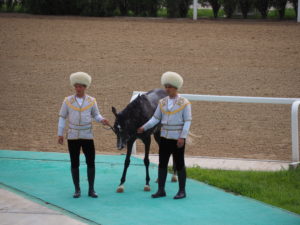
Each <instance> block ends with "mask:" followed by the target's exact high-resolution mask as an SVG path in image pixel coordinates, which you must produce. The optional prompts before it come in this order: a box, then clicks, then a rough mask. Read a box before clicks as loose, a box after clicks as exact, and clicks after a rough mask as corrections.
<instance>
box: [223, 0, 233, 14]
mask: <svg viewBox="0 0 300 225" xmlns="http://www.w3.org/2000/svg"><path fill="white" fill-rule="evenodd" d="M222 6H223V8H224V12H225V14H226V17H227V18H232V15H233V13H234V12H235V9H236V6H237V0H223V1H222Z"/></svg>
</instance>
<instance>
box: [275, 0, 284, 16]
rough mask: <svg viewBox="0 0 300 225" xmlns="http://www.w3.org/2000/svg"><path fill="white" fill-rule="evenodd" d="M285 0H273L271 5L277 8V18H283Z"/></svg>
mask: <svg viewBox="0 0 300 225" xmlns="http://www.w3.org/2000/svg"><path fill="white" fill-rule="evenodd" d="M286 3H287V0H273V6H274V7H275V8H276V9H277V10H278V13H279V18H280V19H283V18H284V13H285V7H286Z"/></svg>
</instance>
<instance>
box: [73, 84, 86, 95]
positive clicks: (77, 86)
mask: <svg viewBox="0 0 300 225" xmlns="http://www.w3.org/2000/svg"><path fill="white" fill-rule="evenodd" d="M74 87H75V92H76V94H77V95H83V94H84V92H85V89H86V86H85V85H82V84H75V85H74Z"/></svg>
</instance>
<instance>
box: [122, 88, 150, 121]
mask: <svg viewBox="0 0 300 225" xmlns="http://www.w3.org/2000/svg"><path fill="white" fill-rule="evenodd" d="M144 104H149V102H148V99H147V97H146V96H145V95H144V94H143V95H139V96H138V97H136V98H135V99H134V100H133V101H132V102H130V103H129V104H128V105H127V106H126V107H125V108H124V109H123V110H122V111H121V112H120V113H119V115H120V116H121V117H128V116H129V117H130V115H132V113H133V111H135V112H136V111H138V112H141V111H142V110H143V108H144V107H143V106H144Z"/></svg>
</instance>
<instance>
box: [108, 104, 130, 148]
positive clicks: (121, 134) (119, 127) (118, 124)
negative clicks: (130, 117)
mask: <svg viewBox="0 0 300 225" xmlns="http://www.w3.org/2000/svg"><path fill="white" fill-rule="evenodd" d="M112 112H113V114H114V115H115V117H116V119H115V123H114V126H113V130H114V132H115V134H116V135H117V148H118V150H122V149H123V148H124V147H125V146H126V144H127V141H128V140H129V138H130V135H129V133H128V124H127V121H126V120H125V118H123V115H122V114H121V113H117V109H116V108H115V107H112Z"/></svg>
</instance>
